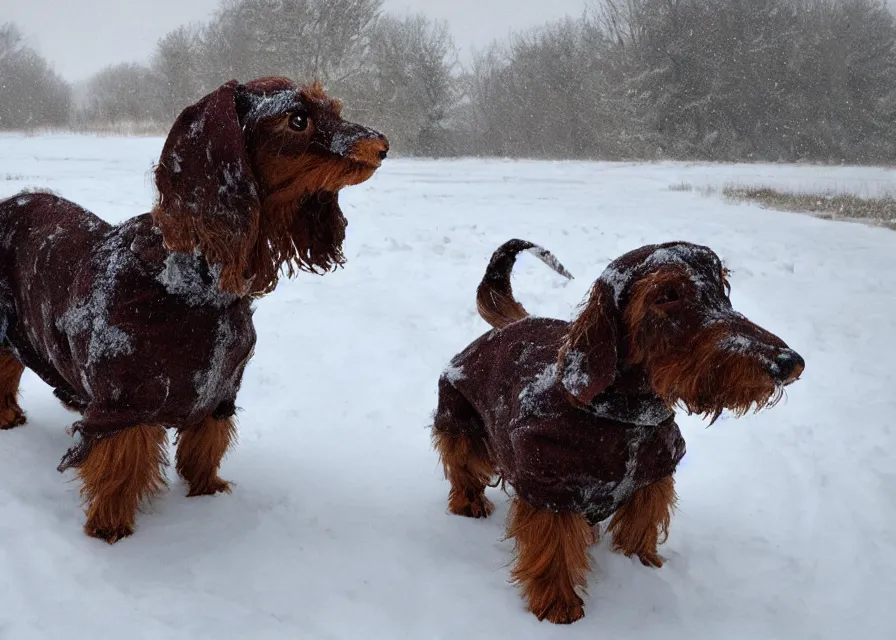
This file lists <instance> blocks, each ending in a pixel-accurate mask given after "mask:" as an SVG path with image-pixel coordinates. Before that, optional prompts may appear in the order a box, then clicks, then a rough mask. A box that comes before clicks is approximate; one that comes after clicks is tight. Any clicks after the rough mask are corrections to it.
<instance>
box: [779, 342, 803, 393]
mask: <svg viewBox="0 0 896 640" xmlns="http://www.w3.org/2000/svg"><path fill="white" fill-rule="evenodd" d="M775 364H776V365H777V369H778V376H779V378H780V379H781V381H782V382H784V383H785V384H789V383H791V382H794V381H795V380H796V379H797V378H799V377H800V375H801V374H802V373H803V370H804V369H805V368H806V361H805V360H803V357H802V356H801V355H800V354H798V353H797V352H796V351H793V350H792V349H787V350H786V351H782V352H781V353H780V354H778V357H777V358H775Z"/></svg>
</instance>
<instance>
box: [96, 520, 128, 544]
mask: <svg viewBox="0 0 896 640" xmlns="http://www.w3.org/2000/svg"><path fill="white" fill-rule="evenodd" d="M84 533H86V534H87V535H88V536H90V537H91V538H99V539H100V540H105V541H106V542H108V543H109V544H115V543H116V542H118V541H119V540H121V539H122V538H127V537H128V536H130V535H133V533H134V527H132V526H130V525H126V524H121V525H117V526H114V527H105V526H97V525H93V524H91V523H89V522H88V523H87V524H85V525H84Z"/></svg>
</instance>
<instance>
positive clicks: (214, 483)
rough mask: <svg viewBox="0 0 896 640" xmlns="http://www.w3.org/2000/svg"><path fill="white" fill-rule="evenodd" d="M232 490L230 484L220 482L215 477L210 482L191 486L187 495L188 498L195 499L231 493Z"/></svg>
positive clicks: (223, 481) (219, 479)
mask: <svg viewBox="0 0 896 640" xmlns="http://www.w3.org/2000/svg"><path fill="white" fill-rule="evenodd" d="M231 491H232V489H231V487H230V483H229V482H227V480H222V479H221V478H219V477H218V476H215V477H214V478H212V479H211V480H209V481H207V482H204V483H202V484H197V485H191V486H190V491H189V493H187V497H188V498H195V497H197V496H213V495H215V494H216V493H231Z"/></svg>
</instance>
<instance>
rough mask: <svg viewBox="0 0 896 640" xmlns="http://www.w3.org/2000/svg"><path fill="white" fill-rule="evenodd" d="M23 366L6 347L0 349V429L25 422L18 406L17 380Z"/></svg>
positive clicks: (10, 427)
mask: <svg viewBox="0 0 896 640" xmlns="http://www.w3.org/2000/svg"><path fill="white" fill-rule="evenodd" d="M23 371H25V367H23V366H22V364H21V363H20V362H19V361H18V360H16V358H15V356H14V355H12V353H10V352H9V350H8V349H0V429H12V428H14V427H18V426H19V425H22V424H25V413H24V412H23V411H22V408H21V407H19V400H18V396H19V381H20V380H21V379H22V372H23Z"/></svg>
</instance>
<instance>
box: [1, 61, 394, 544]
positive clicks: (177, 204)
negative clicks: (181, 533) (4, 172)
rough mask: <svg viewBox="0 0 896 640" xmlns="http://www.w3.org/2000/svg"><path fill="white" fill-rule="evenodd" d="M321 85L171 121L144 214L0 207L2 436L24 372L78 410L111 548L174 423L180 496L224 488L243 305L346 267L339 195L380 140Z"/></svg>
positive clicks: (374, 162)
mask: <svg viewBox="0 0 896 640" xmlns="http://www.w3.org/2000/svg"><path fill="white" fill-rule="evenodd" d="M340 109H341V105H340V103H339V102H338V101H336V100H332V99H330V98H328V97H327V96H326V95H325V93H324V92H323V90H322V88H321V87H320V86H319V85H317V84H314V85H309V86H305V87H301V88H300V87H297V86H296V85H295V84H294V83H293V82H292V81H290V80H287V79H285V78H262V79H258V80H254V81H252V82H249V83H246V84H238V83H237V82H236V81H230V82H228V83H226V84H224V85H223V86H221V87H220V88H218V89H217V90H215V91H213V92H212V93H210V94H209V95H207V96H205V97H204V98H202V99H201V100H200V101H199V102H197V103H196V104H194V105H191V106H189V107H187V108H186V109H185V110H184V111H183V112H182V113H181V114H180V116H178V118H177V120H176V121H175V123H174V125H173V127H172V128H171V131H170V133H169V135H168V138H167V140H166V142H165V144H164V147H163V150H162V155H161V158H160V160H159V163H158V165H157V167H156V169H155V182H156V187H157V188H158V192H159V198H158V202H157V203H156V205H155V207H154V208H153V210H152V212H151V213H147V214H143V215H140V216H137V217H135V218H132V219H130V220H128V221H126V222H124V223H123V224H121V225H119V226H115V227H113V226H111V225H109V224H107V223H105V222H103V221H102V220H100V219H99V218H97V217H96V216H94V215H93V214H91V213H89V212H87V211H85V210H84V209H82V208H81V207H79V206H78V205H76V204H74V203H72V202H69V201H67V200H63V199H61V198H58V197H55V196H53V195H49V194H44V193H30V194H20V195H19V196H14V197H12V198H10V199H8V200H5V201H3V202H0V329H2V330H3V334H4V335H2V336H0V338H2V339H3V342H2V344H3V348H2V350H0V429H9V428H11V427H15V426H17V425H20V424H22V423H24V422H25V417H24V415H23V413H22V410H21V409H20V408H19V406H18V404H17V402H16V394H17V391H18V387H19V380H20V378H21V375H22V371H23V368H24V367H28V368H29V369H31V370H32V371H34V372H35V373H36V374H37V375H38V376H40V378H41V379H42V380H44V382H46V383H47V384H48V385H50V386H51V387H53V388H54V390H55V395H56V396H57V397H58V398H59V399H60V400H61V401H62V402H63V403H64V404H65V405H66V406H67V407H68V408H70V409H72V410H74V411H76V412H78V413H81V414H82V417H81V420H79V421H78V422H76V423H75V424H74V426H73V427H72V431H73V433H77V434H79V435H80V442H79V443H77V444H76V445H75V446H73V447H72V448H71V449H70V450H69V451H68V453H66V455H65V456H64V457H63V460H62V462H61V464H60V465H59V470H60V471H64V470H65V469H67V468H70V467H74V468H77V470H78V474H79V475H80V479H81V481H82V483H83V486H82V489H81V495H82V497H83V498H84V501H85V506H86V514H87V522H86V524H85V527H84V530H85V532H86V533H87V535H89V536H94V537H97V538H101V539H103V540H106V541H107V542H110V543H112V542H115V541H116V540H119V539H120V538H123V537H125V536H128V535H130V534H131V533H133V531H134V520H135V514H136V511H137V508H138V506H139V505H140V503H141V502H142V501H143V500H144V499H145V498H147V497H148V496H150V495H151V494H153V493H154V492H156V491H158V490H159V489H161V487H162V486H163V485H164V472H163V465H164V464H165V462H166V460H165V445H166V442H167V439H166V432H165V429H166V428H173V429H176V430H177V436H178V437H177V454H176V467H177V471H178V473H179V474H180V475H181V476H182V477H183V478H184V480H185V481H186V483H187V485H188V486H189V495H191V496H199V495H210V494H215V493H217V492H222V491H229V485H228V483H227V482H225V481H224V480H222V479H221V478H219V477H218V468H219V466H220V462H221V459H222V457H223V456H224V454H225V452H226V451H227V449H228V448H229V447H230V445H231V443H232V442H233V440H234V438H235V433H236V432H235V425H234V418H233V416H234V413H235V401H236V395H237V391H238V389H239V386H240V382H241V379H242V375H243V369H244V367H245V366H246V363H247V362H248V361H249V359H250V358H251V356H252V351H253V347H254V345H255V329H254V326H253V323H252V309H251V301H252V300H253V299H255V298H258V297H260V296H262V295H264V294H266V293H269V292H271V291H273V290H274V287H275V286H276V284H277V280H278V276H279V274H280V272H281V270H285V271H286V272H287V274H288V275H289V276H290V277H291V276H293V275H294V274H295V272H296V270H300V271H309V272H316V273H323V272H326V271H329V270H331V269H333V268H335V267H336V266H337V265H341V264H342V263H343V262H344V257H343V254H342V242H343V239H344V237H345V227H346V221H345V218H344V217H343V215H342V211H341V210H340V208H339V200H338V193H339V190H340V189H342V188H343V187H346V186H349V185H355V184H359V183H361V182H364V181H365V180H367V179H368V178H370V177H371V176H372V175H373V173H374V172H375V171H376V170H377V168H378V167H379V166H380V164H381V162H382V160H383V159H384V158H385V157H386V153H387V151H388V149H389V145H388V142H387V141H386V138H385V137H384V136H383V135H382V134H380V133H378V132H376V131H373V130H372V129H368V128H367V127H363V126H360V125H357V124H352V123H350V122H347V121H345V120H343V119H342V117H341V116H340Z"/></svg>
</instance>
